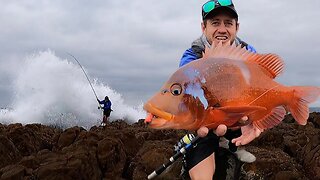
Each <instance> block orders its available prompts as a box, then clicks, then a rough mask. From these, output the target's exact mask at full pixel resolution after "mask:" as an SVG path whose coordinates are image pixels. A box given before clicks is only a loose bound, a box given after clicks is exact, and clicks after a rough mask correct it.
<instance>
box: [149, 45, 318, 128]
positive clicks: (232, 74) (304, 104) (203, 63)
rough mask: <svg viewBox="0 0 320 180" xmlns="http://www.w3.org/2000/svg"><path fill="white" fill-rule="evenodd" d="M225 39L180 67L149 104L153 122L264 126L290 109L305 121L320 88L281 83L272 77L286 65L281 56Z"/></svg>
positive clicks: (184, 125)
mask: <svg viewBox="0 0 320 180" xmlns="http://www.w3.org/2000/svg"><path fill="white" fill-rule="evenodd" d="M226 44H227V45H222V44H221V43H220V44H218V45H217V46H216V47H212V48H210V49H206V51H205V53H204V56H203V58H201V59H199V60H195V61H192V62H191V63H189V64H187V65H185V66H183V67H181V68H179V69H178V70H177V71H176V72H175V73H174V74H173V75H172V76H171V77H170V79H169V80H168V81H167V82H166V83H165V84H164V85H163V87H162V88H161V90H160V92H158V93H157V94H155V95H154V96H153V97H152V98H151V99H150V100H148V101H147V102H146V103H145V105H144V109H145V110H146V111H147V117H146V119H145V123H147V124H149V127H151V128H155V129H186V130H196V129H199V128H200V127H202V126H205V127H207V128H209V129H215V128H216V127H217V126H218V125H220V124H225V125H226V126H227V127H230V128H232V127H240V126H244V125H247V124H249V123H252V124H253V126H255V127H257V128H259V129H260V130H262V131H263V130H264V129H267V128H271V127H274V126H276V125H278V124H279V123H280V122H281V121H282V120H283V118H284V116H285V115H286V113H287V111H289V112H291V114H292V116H293V117H294V119H295V120H296V121H297V122H298V123H299V124H301V125H305V124H306V123H307V119H308V117H309V107H308V104H309V103H311V102H314V101H315V100H316V99H317V98H318V97H319V95H320V88H318V87H312V86H291V87H289V86H284V85H282V84H280V83H277V82H276V81H274V78H275V77H277V76H278V75H279V74H280V73H281V72H282V71H283V67H284V64H283V61H282V60H281V58H280V57H279V56H277V55H274V54H253V53H251V52H249V51H247V50H246V49H244V48H241V47H240V46H238V47H236V46H235V45H229V44H228V43H226ZM243 116H248V118H249V120H248V121H244V120H241V119H242V117H243Z"/></svg>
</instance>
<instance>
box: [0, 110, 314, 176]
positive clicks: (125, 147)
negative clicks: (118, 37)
mask: <svg viewBox="0 0 320 180" xmlns="http://www.w3.org/2000/svg"><path fill="white" fill-rule="evenodd" d="M319 123H320V113H311V114H310V118H309V121H308V124H307V125H306V126H300V125H298V124H296V123H295V121H294V120H293V118H292V117H291V116H287V117H286V118H285V120H284V121H283V122H282V123H281V124H279V125H278V126H277V127H274V128H272V129H270V130H267V131H265V132H263V133H262V134H261V135H260V137H258V138H257V139H255V140H254V141H253V142H251V143H250V144H249V145H247V146H246V149H247V150H248V151H250V152H252V153H253V154H254V155H255V156H256V157H257V160H256V161H255V162H253V163H250V164H248V163H241V162H239V161H238V160H237V159H236V157H235V156H234V155H233V154H232V153H230V152H229V151H227V150H225V149H221V150H220V151H219V152H218V153H217V173H216V175H215V178H216V179H245V180H247V179H248V180H249V179H250V180H252V179H275V180H278V179H320V162H319V159H320V145H319V144H320V128H319ZM187 132H188V131H182V130H179V131H178V130H154V129H149V128H147V127H146V126H145V124H144V123H143V120H139V121H138V122H137V123H134V124H131V125H130V124H128V123H126V122H125V121H123V120H117V121H114V122H111V123H108V124H107V126H105V127H97V126H94V127H91V128H90V130H85V129H83V128H81V127H72V128H68V129H65V130H62V129H59V128H56V127H52V126H44V125H41V124H28V125H25V126H23V125H22V124H10V125H3V124H0V177H1V178H0V179H112V180H113V179H130V180H131V179H137V180H140V179H146V178H147V176H148V175H149V174H150V173H152V172H153V171H154V170H155V169H157V168H158V167H159V166H160V165H162V164H163V163H166V162H167V161H168V160H169V158H170V157H171V156H172V155H173V154H174V148H173V145H174V144H175V143H176V142H177V141H178V140H179V139H180V138H181V137H183V136H184V135H185V134H186V133H187ZM181 165H182V162H181V159H179V160H178V161H176V162H175V163H174V164H173V165H172V166H171V167H170V168H168V169H167V170H166V171H165V172H164V173H162V174H161V175H160V176H158V177H157V179H173V180H174V179H182V177H181V176H180V170H181ZM225 169H228V173H225V172H226V171H225Z"/></svg>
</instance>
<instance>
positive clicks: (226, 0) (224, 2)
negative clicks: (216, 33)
mask: <svg viewBox="0 0 320 180" xmlns="http://www.w3.org/2000/svg"><path fill="white" fill-rule="evenodd" d="M216 3H219V4H220V6H230V5H231V4H232V1H231V0H216V1H208V2H206V3H205V4H204V5H203V6H202V8H203V11H204V12H205V13H208V12H210V11H212V10H213V9H214V8H215V7H216Z"/></svg>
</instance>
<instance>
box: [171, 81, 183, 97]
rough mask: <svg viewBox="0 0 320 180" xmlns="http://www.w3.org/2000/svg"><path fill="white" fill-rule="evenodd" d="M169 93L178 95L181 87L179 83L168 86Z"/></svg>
mask: <svg viewBox="0 0 320 180" xmlns="http://www.w3.org/2000/svg"><path fill="white" fill-rule="evenodd" d="M170 91H171V94H172V95H174V96H179V95H180V94H181V93H182V87H181V85H180V84H178V83H176V84H172V86H171V87H170Z"/></svg>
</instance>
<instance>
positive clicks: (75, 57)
mask: <svg viewBox="0 0 320 180" xmlns="http://www.w3.org/2000/svg"><path fill="white" fill-rule="evenodd" d="M67 54H69V55H70V56H71V57H73V59H74V60H75V61H77V63H78V64H79V66H80V68H81V69H82V71H83V73H84V75H85V76H86V78H87V80H88V82H89V84H90V86H91V89H92V91H93V93H94V96H95V97H96V99H98V96H97V94H96V91H95V90H94V88H93V86H92V84H91V82H90V79H89V77H88V75H87V73H86V71H85V70H84V69H83V67H82V66H81V64H80V62H79V61H78V59H77V58H76V57H74V56H73V55H72V54H70V53H68V52H67ZM98 104H99V108H100V109H102V107H101V105H100V103H98Z"/></svg>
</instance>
